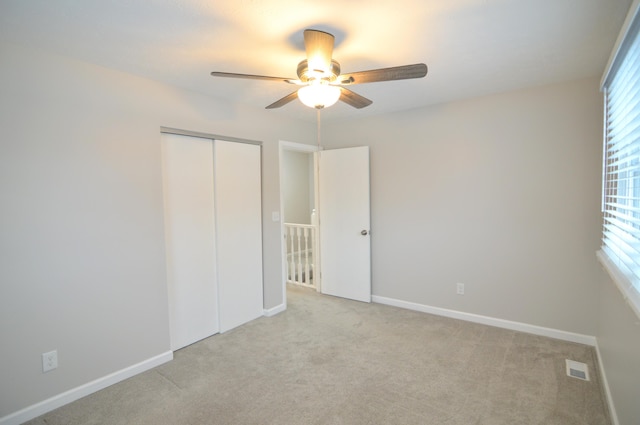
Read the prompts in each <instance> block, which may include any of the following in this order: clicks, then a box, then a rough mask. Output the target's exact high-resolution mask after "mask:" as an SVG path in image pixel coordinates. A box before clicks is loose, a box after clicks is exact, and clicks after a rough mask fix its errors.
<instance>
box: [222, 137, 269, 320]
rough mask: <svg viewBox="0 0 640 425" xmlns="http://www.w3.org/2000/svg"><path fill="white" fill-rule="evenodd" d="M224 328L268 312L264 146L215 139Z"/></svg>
mask: <svg viewBox="0 0 640 425" xmlns="http://www.w3.org/2000/svg"><path fill="white" fill-rule="evenodd" d="M214 164H215V165H214V173H215V179H214V181H215V194H216V214H215V217H216V230H217V233H216V248H217V254H218V256H217V265H218V295H219V297H220V312H219V313H220V331H221V332H225V331H228V330H230V329H233V328H235V327H236V326H239V325H241V324H243V323H246V322H248V321H250V320H253V319H256V318H258V317H260V316H262V315H263V302H262V203H261V198H262V196H261V156H260V146H258V145H251V144H245V143H234V142H226V141H222V140H216V141H215V143H214Z"/></svg>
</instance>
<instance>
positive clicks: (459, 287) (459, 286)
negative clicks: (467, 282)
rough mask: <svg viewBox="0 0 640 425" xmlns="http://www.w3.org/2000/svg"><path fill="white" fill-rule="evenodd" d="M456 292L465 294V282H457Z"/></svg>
mask: <svg viewBox="0 0 640 425" xmlns="http://www.w3.org/2000/svg"><path fill="white" fill-rule="evenodd" d="M456 293H457V294H458V295H464V283H457V284H456Z"/></svg>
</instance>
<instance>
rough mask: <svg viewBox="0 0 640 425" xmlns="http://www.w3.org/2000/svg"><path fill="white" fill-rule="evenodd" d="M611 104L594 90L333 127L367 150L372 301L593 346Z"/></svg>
mask: <svg viewBox="0 0 640 425" xmlns="http://www.w3.org/2000/svg"><path fill="white" fill-rule="evenodd" d="M601 104H602V101H601V94H600V93H599V91H598V81H597V80H596V79H587V80H581V81H577V82H571V83H567V84H560V85H553V86H545V87H540V88H533V89H529V90H523V91H518V92H509V93H505V94H500V95H494V96H487V97H483V98H478V99H472V100H468V101H461V102H455V103H450V104H443V105H438V106H434V107H430V108H424V109H416V110H410V111H406V112H402V113H397V114H393V115H385V116H376V117H370V118H363V119H360V120H357V119H350V120H348V121H345V122H330V123H325V127H324V136H323V144H324V145H325V146H326V147H342V146H357V145H365V144H366V145H369V146H370V147H371V200H372V208H371V214H372V225H371V229H372V233H371V243H372V278H373V294H374V295H378V296H383V297H389V298H394V299H398V300H404V301H410V302H414V303H419V304H425V305H429V306H435V307H440V308H446V309H453V310H459V311H463V312H467V313H475V314H480V315H485V316H490V317H494V318H500V319H505V320H511V321H516V322H523V323H528V324H533V325H539V326H544V327H549V328H554V329H560V330H564V331H568V332H575V333H580V334H586V335H594V334H595V327H596V318H595V315H594V314H593V312H594V310H595V308H596V305H597V294H596V293H597V284H598V282H597V279H596V278H595V276H596V275H597V272H598V264H597V263H596V261H595V252H596V250H597V249H598V246H599V226H600V213H599V208H600V177H601V175H600V167H601V156H600V155H601V154H600V152H601V137H602V127H601V122H602V107H601ZM457 282H462V283H464V284H465V285H466V294H465V295H464V296H460V295H456V283H457Z"/></svg>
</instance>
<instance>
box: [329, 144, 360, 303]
mask: <svg viewBox="0 0 640 425" xmlns="http://www.w3.org/2000/svg"><path fill="white" fill-rule="evenodd" d="M317 155H318V158H319V167H318V174H319V175H318V197H319V202H318V210H319V216H320V224H319V228H320V270H321V276H320V279H321V291H322V293H324V294H328V295H335V296H338V297H343V298H349V299H353V300H357V301H364V302H371V240H370V236H369V232H370V213H369V208H370V203H369V147H368V146H363V147H357V148H347V149H335V150H326V151H322V152H319V153H318V154H317Z"/></svg>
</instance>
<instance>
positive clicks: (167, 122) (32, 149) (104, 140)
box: [0, 44, 313, 418]
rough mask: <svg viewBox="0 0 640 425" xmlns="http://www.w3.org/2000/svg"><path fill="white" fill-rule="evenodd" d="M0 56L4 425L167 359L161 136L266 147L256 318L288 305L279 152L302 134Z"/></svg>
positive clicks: (301, 126)
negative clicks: (52, 354)
mask: <svg viewBox="0 0 640 425" xmlns="http://www.w3.org/2000/svg"><path fill="white" fill-rule="evenodd" d="M0 57H2V61H1V62H0V129H1V135H0V137H1V142H0V193H1V194H2V198H1V199H2V213H1V214H2V220H1V221H0V226H1V228H0V282H2V284H1V285H0V337H1V342H0V345H1V346H2V362H0V418H1V417H3V416H6V415H8V414H10V413H12V412H15V411H17V410H19V409H21V408H24V407H27V406H29V405H32V404H34V403H37V402H39V401H42V400H44V399H47V398H49V397H52V396H54V395H57V394H59V393H62V392H64V391H66V390H69V389H71V388H75V387H77V386H79V385H83V384H85V383H87V382H89V381H92V380H94V379H98V378H101V377H104V376H105V375H107V374H110V373H112V372H115V371H118V370H121V369H123V368H126V367H129V366H131V365H133V364H136V363H138V362H141V361H144V360H146V359H149V358H151V357H153V356H156V355H158V354H160V353H163V352H166V351H168V350H169V333H168V307H167V290H166V277H165V260H164V231H163V208H162V188H161V183H162V182H161V170H160V127H161V126H165V127H175V128H181V129H185V130H191V131H199V132H207V133H214V134H219V135H227V136H232V137H238V138H246V139H253V140H260V141H263V142H264V144H263V211H264V219H263V226H264V242H263V243H264V276H265V277H264V279H265V282H264V284H265V298H264V299H265V301H264V302H265V308H272V307H275V306H278V305H280V304H281V303H282V302H283V294H282V274H281V270H282V265H281V257H280V252H281V248H280V243H281V241H280V236H279V235H280V226H279V223H275V222H273V221H272V220H271V211H278V210H279V205H280V199H279V180H278V142H279V140H281V139H286V140H295V141H299V142H304V141H305V137H306V136H307V133H310V134H311V136H312V135H313V132H308V131H307V128H308V126H309V124H308V123H300V122H296V121H293V120H287V119H283V118H278V117H277V116H275V115H274V114H270V113H269V111H265V110H263V109H257V108H256V109H251V108H248V107H242V106H238V105H229V104H226V103H223V102H219V101H215V100H214V99H211V98H208V97H205V96H201V95H198V94H195V93H191V92H186V91H181V90H179V89H175V88H171V87H167V86H165V85H162V84H159V83H156V82H153V81H149V80H145V79H142V78H137V77H134V76H131V75H128V74H123V73H120V72H115V71H111V70H107V69H104V68H100V67H97V66H93V65H89V64H86V63H82V62H77V61H74V60H68V59H65V58H61V57H56V56H52V55H48V54H44V53H38V52H35V51H30V50H24V49H21V48H17V47H14V46H10V45H6V44H0ZM54 349H57V350H58V355H59V368H58V369H57V370H55V371H53V372H50V373H46V374H43V373H42V371H41V367H42V362H41V357H40V355H41V353H43V352H46V351H49V350H54Z"/></svg>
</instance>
